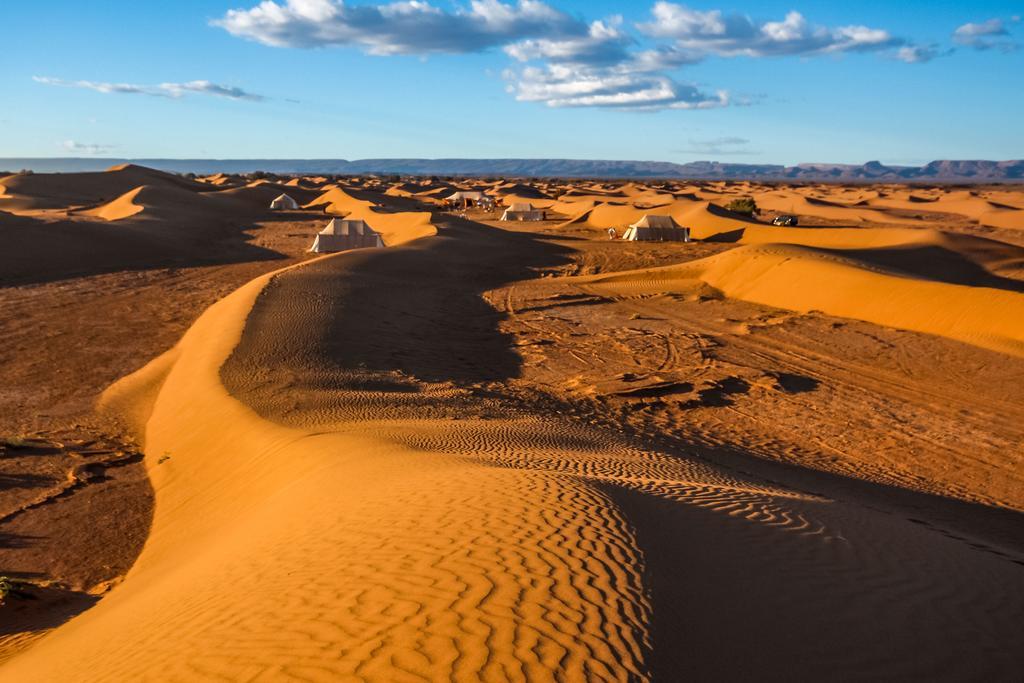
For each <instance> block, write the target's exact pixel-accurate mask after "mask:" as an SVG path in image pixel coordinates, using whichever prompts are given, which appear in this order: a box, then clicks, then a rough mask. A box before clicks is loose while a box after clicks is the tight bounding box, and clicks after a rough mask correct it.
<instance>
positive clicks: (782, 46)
mask: <svg viewBox="0 0 1024 683" xmlns="http://www.w3.org/2000/svg"><path fill="white" fill-rule="evenodd" d="M651 15H652V18H653V21H651V22H648V23H641V24H638V28H639V29H640V30H641V31H642V32H643V33H645V34H646V35H648V36H651V37H654V38H663V39H670V40H672V41H674V44H675V45H676V47H678V48H680V49H684V50H687V51H690V52H691V53H693V54H697V55H718V56H722V57H736V56H745V57H779V56H787V55H804V56H812V55H823V54H836V53H842V52H871V51H878V50H885V49H890V48H895V47H899V46H900V45H903V44H904V43H905V41H903V40H902V39H900V38H896V37H894V36H892V35H891V34H890V33H889V32H888V31H885V30H883V29H878V28H870V27H867V26H860V25H851V26H840V27H837V28H827V27H824V26H816V25H812V24H810V23H809V22H808V21H807V20H806V19H805V18H804V16H803V15H802V14H800V13H799V12H789V13H788V14H787V15H786V17H785V18H784V19H783V20H782V21H769V22H764V23H761V24H759V23H757V22H755V21H754V20H753V19H751V18H750V17H748V16H746V15H742V14H730V15H725V14H723V13H722V12H721V10H710V11H706V12H704V11H699V10H693V9H690V8H688V7H686V6H684V5H679V4H676V3H674V2H656V3H655V4H654V7H653V8H652V9H651Z"/></svg>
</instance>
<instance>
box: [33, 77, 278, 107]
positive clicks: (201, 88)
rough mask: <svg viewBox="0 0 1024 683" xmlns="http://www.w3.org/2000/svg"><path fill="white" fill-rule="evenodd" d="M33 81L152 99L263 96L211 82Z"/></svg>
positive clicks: (257, 98) (256, 99)
mask: <svg viewBox="0 0 1024 683" xmlns="http://www.w3.org/2000/svg"><path fill="white" fill-rule="evenodd" d="M32 80H34V81H35V82H36V83H42V84H44V85H55V86H59V87H63V88H84V89H86V90H94V91H96V92H100V93H104V94H108V95H109V94H123V95H149V96H151V97H171V98H179V97H184V96H185V95H188V94H193V93H194V94H201V95H212V96H214V97H225V98H228V99H231V100H248V101H250V102H260V101H262V100H264V99H266V98H265V97H263V96H262V95H257V94H255V93H250V92H246V91H245V90H242V89H241V88H236V87H233V86H227V85H218V84H217V83H211V82H210V81H188V82H187V83H161V84H160V85H152V86H151V85H135V84H132V83H106V82H101V81H65V80H63V79H60V78H51V77H49V76H33V77H32Z"/></svg>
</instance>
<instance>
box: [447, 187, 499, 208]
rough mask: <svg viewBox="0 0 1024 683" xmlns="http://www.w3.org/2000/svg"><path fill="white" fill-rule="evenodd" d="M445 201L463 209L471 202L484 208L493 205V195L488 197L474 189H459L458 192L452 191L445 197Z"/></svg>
mask: <svg viewBox="0 0 1024 683" xmlns="http://www.w3.org/2000/svg"><path fill="white" fill-rule="evenodd" d="M445 201H446V202H447V203H449V204H453V205H455V206H459V207H461V208H463V209H464V208H466V207H467V206H469V205H471V204H472V205H474V206H480V207H484V208H488V207H492V206H494V198H493V197H488V196H487V195H486V194H484V193H483V192H477V191H475V190H460V191H458V192H453V193H452V194H451V195H449V196H447V197H445Z"/></svg>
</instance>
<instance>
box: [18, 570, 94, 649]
mask: <svg viewBox="0 0 1024 683" xmlns="http://www.w3.org/2000/svg"><path fill="white" fill-rule="evenodd" d="M22 578H26V579H29V578H31V577H28V576H24V575H23V576H22ZM97 601H99V597H97V596H95V595H89V594H88V593H83V592H81V591H72V590H66V589H63V588H57V587H55V586H46V587H43V586H34V585H30V586H28V587H26V588H25V589H24V590H23V591H20V592H19V595H16V596H11V597H9V598H8V599H7V601H6V602H5V604H4V605H3V607H2V608H0V609H2V610H3V618H2V619H0V636H9V635H13V634H15V633H23V632H25V631H45V630H48V629H52V628H57V627H58V626H60V625H62V624H64V623H66V622H67V621H68V620H70V619H71V618H73V617H76V616H78V615H79V614H81V613H82V612H84V611H85V610H87V609H89V608H90V607H92V606H93V605H95V604H96V602H97Z"/></svg>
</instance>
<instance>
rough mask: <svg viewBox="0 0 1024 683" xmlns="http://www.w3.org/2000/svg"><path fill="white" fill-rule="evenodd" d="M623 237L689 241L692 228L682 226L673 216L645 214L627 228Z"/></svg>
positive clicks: (634, 240)
mask: <svg viewBox="0 0 1024 683" xmlns="http://www.w3.org/2000/svg"><path fill="white" fill-rule="evenodd" d="M622 239H624V240H627V241H629V242H689V241H690V229H689V228H685V227H682V226H680V225H679V224H678V223H676V222H675V220H674V219H673V218H672V216H651V215H645V216H644V217H643V218H641V219H640V220H638V221H637V222H636V223H634V224H633V225H631V226H629V227H628V228H626V232H625V234H623V235H622Z"/></svg>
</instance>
